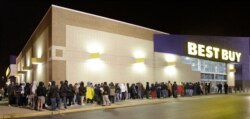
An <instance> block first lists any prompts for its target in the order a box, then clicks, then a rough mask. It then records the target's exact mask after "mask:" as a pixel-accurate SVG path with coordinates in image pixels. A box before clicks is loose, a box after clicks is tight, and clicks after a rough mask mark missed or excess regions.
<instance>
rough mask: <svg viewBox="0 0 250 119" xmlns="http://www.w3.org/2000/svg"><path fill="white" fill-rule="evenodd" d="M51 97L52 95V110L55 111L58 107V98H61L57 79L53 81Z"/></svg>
mask: <svg viewBox="0 0 250 119" xmlns="http://www.w3.org/2000/svg"><path fill="white" fill-rule="evenodd" d="M49 97H50V101H51V110H52V111H54V110H56V107H57V101H56V100H57V98H59V92H58V88H57V87H56V82H55V81H52V82H51V87H50V91H49Z"/></svg>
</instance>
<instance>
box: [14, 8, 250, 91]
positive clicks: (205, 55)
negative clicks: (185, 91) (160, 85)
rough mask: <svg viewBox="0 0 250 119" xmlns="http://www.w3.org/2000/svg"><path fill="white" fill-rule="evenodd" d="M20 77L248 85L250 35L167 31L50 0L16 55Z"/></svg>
mask: <svg viewBox="0 0 250 119" xmlns="http://www.w3.org/2000/svg"><path fill="white" fill-rule="evenodd" d="M17 67H18V72H19V73H18V82H32V81H33V80H36V81H44V82H45V83H48V82H49V81H51V80H55V81H56V82H57V83H59V81H61V80H68V81H69V83H76V82H80V81H84V82H87V81H90V82H93V83H100V82H104V81H107V82H111V81H112V82H117V83H120V82H124V83H127V82H128V83H135V82H142V83H145V82H156V81H157V82H167V81H172V82H173V81H176V82H178V83H180V82H228V84H229V85H230V86H234V85H235V84H237V85H240V86H243V87H248V85H247V84H248V82H249V79H250V78H249V38H244V37H211V36H210V37H207V36H184V35H169V34H168V33H164V32H160V31H156V30H152V29H148V28H144V27H141V26H137V25H133V24H129V23H124V22H120V21H116V20H112V19H109V18H104V17H100V16H96V15H92V14H88V13H84V12H79V11H75V10H72V9H68V8H63V7H59V6H55V5H52V6H51V8H50V9H49V10H48V12H47V13H46V15H45V16H44V18H43V19H42V21H41V22H40V24H39V25H38V27H37V28H36V30H35V31H34V32H33V34H32V36H31V37H30V39H29V41H28V42H27V44H26V45H25V47H24V48H23V50H22V51H21V53H20V54H19V56H18V58H17Z"/></svg>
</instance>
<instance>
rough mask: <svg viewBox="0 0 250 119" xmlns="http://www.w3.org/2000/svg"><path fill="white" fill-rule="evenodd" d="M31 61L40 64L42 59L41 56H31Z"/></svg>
mask: <svg viewBox="0 0 250 119" xmlns="http://www.w3.org/2000/svg"><path fill="white" fill-rule="evenodd" d="M31 62H32V64H42V62H43V59H42V58H32V59H31Z"/></svg>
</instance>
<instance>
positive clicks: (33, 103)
mask: <svg viewBox="0 0 250 119" xmlns="http://www.w3.org/2000/svg"><path fill="white" fill-rule="evenodd" d="M36 89H37V84H36V81H35V80H34V81H33V83H32V86H31V96H30V98H31V99H30V101H31V108H32V109H35V108H36V101H37V100H36Z"/></svg>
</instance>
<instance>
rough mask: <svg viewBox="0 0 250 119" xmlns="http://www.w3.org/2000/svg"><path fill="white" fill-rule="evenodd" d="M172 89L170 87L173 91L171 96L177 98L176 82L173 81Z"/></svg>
mask: <svg viewBox="0 0 250 119" xmlns="http://www.w3.org/2000/svg"><path fill="white" fill-rule="evenodd" d="M172 88H173V89H172V91H173V97H174V98H177V88H178V87H177V84H176V82H174V84H173V87H172Z"/></svg>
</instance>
